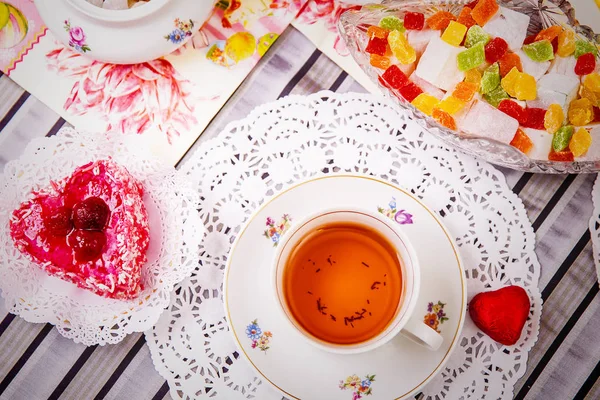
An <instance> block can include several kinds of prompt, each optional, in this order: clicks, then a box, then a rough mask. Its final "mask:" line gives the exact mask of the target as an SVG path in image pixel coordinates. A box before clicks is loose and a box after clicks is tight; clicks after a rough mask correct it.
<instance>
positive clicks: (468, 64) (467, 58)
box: [456, 42, 485, 71]
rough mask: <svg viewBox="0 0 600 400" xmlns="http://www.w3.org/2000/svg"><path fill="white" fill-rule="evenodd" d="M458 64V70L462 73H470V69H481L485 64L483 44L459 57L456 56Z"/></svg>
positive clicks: (463, 52)
mask: <svg viewBox="0 0 600 400" xmlns="http://www.w3.org/2000/svg"><path fill="white" fill-rule="evenodd" d="M456 62H457V63H458V69H460V70H461V71H468V70H470V69H473V68H477V67H479V66H480V65H481V64H483V63H484V62H485V49H484V44H483V42H480V43H477V44H476V45H475V46H473V47H471V48H470V49H467V50H465V51H461V52H460V53H458V56H456Z"/></svg>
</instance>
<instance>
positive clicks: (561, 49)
mask: <svg viewBox="0 0 600 400" xmlns="http://www.w3.org/2000/svg"><path fill="white" fill-rule="evenodd" d="M574 52H575V32H573V31H572V30H570V29H564V30H563V31H562V32H561V33H560V34H559V35H558V50H557V52H556V54H558V55H559V56H561V57H569V56H570V55H571V54H573V53H574Z"/></svg>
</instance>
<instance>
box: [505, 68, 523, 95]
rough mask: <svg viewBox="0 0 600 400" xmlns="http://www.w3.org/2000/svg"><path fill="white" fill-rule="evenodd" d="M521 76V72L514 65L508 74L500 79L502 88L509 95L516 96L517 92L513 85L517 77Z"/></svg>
mask: <svg viewBox="0 0 600 400" xmlns="http://www.w3.org/2000/svg"><path fill="white" fill-rule="evenodd" d="M519 76H521V72H519V70H518V69H517V68H516V67H513V69H511V70H510V72H509V73H508V74H506V76H505V77H504V78H502V80H501V81H500V84H501V85H502V88H504V90H506V93H508V94H509V95H511V96H512V97H517V92H516V91H515V85H516V83H517V79H518V78H519Z"/></svg>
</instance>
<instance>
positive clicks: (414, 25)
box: [404, 12, 425, 31]
mask: <svg viewBox="0 0 600 400" xmlns="http://www.w3.org/2000/svg"><path fill="white" fill-rule="evenodd" d="M423 26H425V15H423V14H421V13H419V12H407V13H406V14H404V27H405V28H406V29H413V30H417V31H420V30H421V29H423Z"/></svg>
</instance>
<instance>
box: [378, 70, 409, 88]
mask: <svg viewBox="0 0 600 400" xmlns="http://www.w3.org/2000/svg"><path fill="white" fill-rule="evenodd" d="M381 77H382V78H383V80H384V81H385V82H386V83H387V86H389V87H391V88H392V89H400V88H402V87H403V86H406V84H407V83H408V78H407V77H406V75H404V72H402V71H401V70H400V68H398V66H397V65H391V66H390V67H389V68H388V69H386V70H385V72H384V73H383V75H382V76H381Z"/></svg>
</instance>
